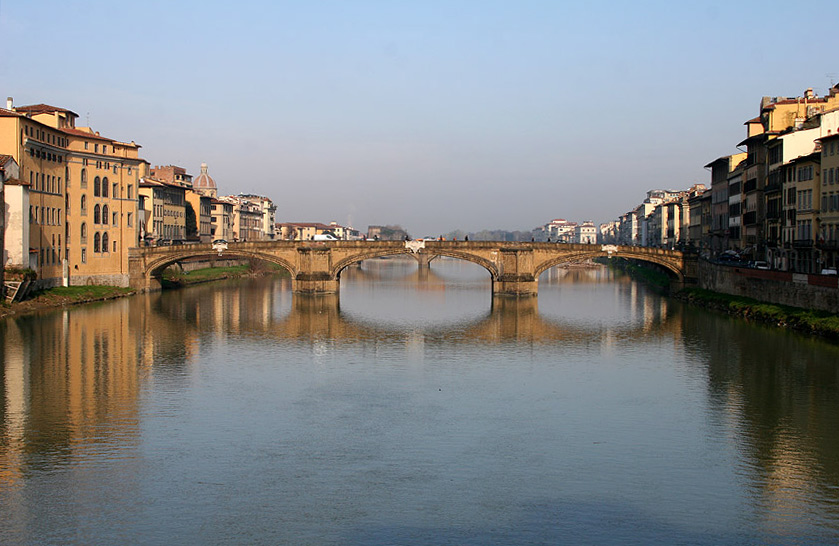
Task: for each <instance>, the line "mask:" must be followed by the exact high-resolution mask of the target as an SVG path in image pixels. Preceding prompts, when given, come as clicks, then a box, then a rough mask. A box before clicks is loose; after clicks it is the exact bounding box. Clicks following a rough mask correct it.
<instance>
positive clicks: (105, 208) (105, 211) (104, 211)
mask: <svg viewBox="0 0 839 546" xmlns="http://www.w3.org/2000/svg"><path fill="white" fill-rule="evenodd" d="M102 224H103V225H106V226H107V225H108V205H102Z"/></svg>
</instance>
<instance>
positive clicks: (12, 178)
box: [0, 154, 28, 300]
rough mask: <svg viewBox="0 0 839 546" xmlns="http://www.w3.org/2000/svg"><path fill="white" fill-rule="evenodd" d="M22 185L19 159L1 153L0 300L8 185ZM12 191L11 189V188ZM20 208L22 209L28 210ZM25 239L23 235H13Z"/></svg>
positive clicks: (0, 297)
mask: <svg viewBox="0 0 839 546" xmlns="http://www.w3.org/2000/svg"><path fill="white" fill-rule="evenodd" d="M7 185H9V186H20V185H21V183H20V169H19V168H18V164H17V161H15V160H14V158H13V157H12V156H10V155H5V154H0V300H2V298H3V297H4V293H5V292H4V280H5V278H4V275H3V273H4V266H5V263H6V244H5V241H6V217H7V215H9V210H8V206H7V205H6V186H7ZM10 191H11V190H10ZM27 209H28V206H27V207H26V208H20V210H27ZM18 215H19V217H20V218H21V219H20V220H18V221H17V222H16V225H19V226H23V223H24V222H23V221H22V215H21V214H20V213H18ZM14 238H17V239H20V240H23V237H20V236H18V237H13V239H14Z"/></svg>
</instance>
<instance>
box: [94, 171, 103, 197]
mask: <svg viewBox="0 0 839 546" xmlns="http://www.w3.org/2000/svg"><path fill="white" fill-rule="evenodd" d="M101 195H102V183H101V182H100V180H99V177H98V176H97V177H96V178H94V179H93V197H99V196H101Z"/></svg>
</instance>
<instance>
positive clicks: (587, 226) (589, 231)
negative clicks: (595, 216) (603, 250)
mask: <svg viewBox="0 0 839 546" xmlns="http://www.w3.org/2000/svg"><path fill="white" fill-rule="evenodd" d="M574 242H575V243H579V244H583V245H593V244H596V243H597V228H596V227H594V222H592V221H590V220H586V221H585V222H583V223H582V224H579V225H577V226H575V227H574Z"/></svg>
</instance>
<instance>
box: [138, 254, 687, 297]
mask: <svg viewBox="0 0 839 546" xmlns="http://www.w3.org/2000/svg"><path fill="white" fill-rule="evenodd" d="M220 255H221V256H222V257H224V258H239V259H248V260H262V261H266V262H271V263H275V264H278V265H280V266H282V267H283V268H285V269H286V270H288V272H289V273H290V275H291V279H292V290H293V291H294V292H296V293H310V294H316V293H326V294H329V293H337V292H338V287H339V282H340V279H341V271H343V270H344V269H345V268H346V267H348V266H350V265H352V264H356V263H359V262H362V261H364V260H369V259H373V258H381V257H386V256H398V255H410V256H413V257H414V258H415V259H416V260H417V261H418V263H419V267H420V268H424V267H428V265H429V263H430V262H431V260H433V259H435V258H437V257H438V256H448V257H451V258H458V259H461V260H466V261H468V262H473V263H476V264H478V265H480V266H481V267H483V268H484V269H486V270H487V271H488V272H489V274H490V277H491V278H492V292H493V294H499V295H511V296H531V295H536V293H537V291H538V282H539V275H540V274H542V272H544V271H546V270H548V269H550V268H551V267H554V266H557V265H563V264H569V263H575V262H581V261H585V260H588V259H591V258H597V257H601V256H619V257H622V258H628V259H633V260H641V261H645V262H650V263H654V264H657V265H658V266H661V267H662V268H664V269H665V270H666V271H668V272H669V273H670V275H671V279H672V281H673V283H676V284H684V283H691V282H695V281H696V277H697V268H698V264H697V260H696V257H695V256H694V255H692V254H683V253H682V252H679V251H675V250H663V249H658V248H647V247H633V246H615V245H584V244H564V243H534V242H530V243H521V242H496V241H260V242H247V243H230V244H228V246H227V248H226V249H225V250H223V251H222V252H221V254H219V252H217V251H216V250H214V249H213V246H212V245H210V244H197V245H176V246H161V247H141V248H134V249H131V251H130V253H129V271H130V272H131V274H130V285H131V287H132V288H135V289H137V290H140V291H149V290H159V289H160V286H161V285H160V278H161V275H162V273H163V270H164V269H166V268H167V267H169V266H170V265H172V264H175V263H177V262H179V261H182V260H186V259H190V258H218V257H219V256H220Z"/></svg>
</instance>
